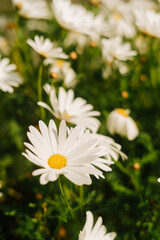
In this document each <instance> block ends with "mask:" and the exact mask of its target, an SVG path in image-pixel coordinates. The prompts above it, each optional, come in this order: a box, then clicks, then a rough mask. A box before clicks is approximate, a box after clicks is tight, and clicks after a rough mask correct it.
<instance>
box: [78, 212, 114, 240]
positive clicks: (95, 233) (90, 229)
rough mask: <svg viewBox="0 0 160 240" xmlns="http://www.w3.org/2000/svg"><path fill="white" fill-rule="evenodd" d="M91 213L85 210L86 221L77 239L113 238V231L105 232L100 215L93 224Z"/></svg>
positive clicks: (96, 239)
mask: <svg viewBox="0 0 160 240" xmlns="http://www.w3.org/2000/svg"><path fill="white" fill-rule="evenodd" d="M93 221H94V219H93V214H92V213H91V212H90V211H87V212H86V223H85V225H84V227H83V229H82V231H80V233H79V238H78V240H114V239H115V238H116V236H117V234H116V233H115V232H110V233H107V229H106V227H105V226H104V225H102V221H103V220H102V217H99V218H98V220H97V222H96V223H95V225H94V226H93Z"/></svg>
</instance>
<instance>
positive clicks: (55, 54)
mask: <svg viewBox="0 0 160 240" xmlns="http://www.w3.org/2000/svg"><path fill="white" fill-rule="evenodd" d="M27 43H28V44H29V45H30V46H31V47H32V48H33V49H34V50H35V51H36V52H37V53H38V54H39V55H40V56H42V57H44V58H62V59H66V58H68V56H67V55H66V54H65V53H64V52H63V49H62V48H61V47H58V48H57V47H55V46H54V44H53V42H51V41H50V40H49V39H48V38H46V39H44V37H43V36H40V37H39V36H37V35H36V36H35V37H34V41H33V40H32V39H28V40H27Z"/></svg>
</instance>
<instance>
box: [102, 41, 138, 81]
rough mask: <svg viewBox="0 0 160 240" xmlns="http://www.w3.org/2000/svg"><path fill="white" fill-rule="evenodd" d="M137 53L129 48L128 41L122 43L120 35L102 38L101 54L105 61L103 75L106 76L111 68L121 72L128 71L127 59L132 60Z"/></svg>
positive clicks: (110, 71)
mask: <svg viewBox="0 0 160 240" xmlns="http://www.w3.org/2000/svg"><path fill="white" fill-rule="evenodd" d="M135 55H137V52H136V51H133V50H131V45H130V43H122V38H121V37H115V38H110V39H102V56H103V59H104V61H105V62H106V68H105V69H104V70H103V76H104V77H108V76H110V75H111V74H112V70H114V69H118V70H119V72H120V73H121V74H125V73H127V72H128V70H129V69H128V66H127V64H126V63H125V61H127V60H132V58H133V56H135Z"/></svg>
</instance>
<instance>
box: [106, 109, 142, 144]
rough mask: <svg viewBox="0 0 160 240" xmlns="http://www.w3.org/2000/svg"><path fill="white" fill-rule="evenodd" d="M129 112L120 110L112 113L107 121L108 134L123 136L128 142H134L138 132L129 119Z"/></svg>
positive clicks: (134, 124)
mask: <svg viewBox="0 0 160 240" xmlns="http://www.w3.org/2000/svg"><path fill="white" fill-rule="evenodd" d="M129 113H130V111H129V110H125V109H122V108H118V109H115V110H114V111H112V112H111V113H110V114H109V116H108V119H107V128H108V131H109V133H110V134H112V135H113V134H115V133H117V134H119V135H121V136H125V137H126V138H128V140H130V141H132V140H134V139H135V138H136V137H137V136H138V135H139V131H138V128H137V125H136V123H135V122H134V121H133V119H132V118H131V117H129Z"/></svg>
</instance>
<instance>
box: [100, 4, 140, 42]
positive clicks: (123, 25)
mask: <svg viewBox="0 0 160 240" xmlns="http://www.w3.org/2000/svg"><path fill="white" fill-rule="evenodd" d="M102 3H103V5H102V14H104V16H106V17H107V18H108V25H109V26H110V28H111V29H112V31H111V33H112V35H110V37H115V36H122V37H123V36H125V37H127V38H133V37H134V36H135V34H136V31H135V26H134V21H133V15H132V12H131V7H130V4H129V3H128V2H124V1H121V0H112V1H110V0H102Z"/></svg>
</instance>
